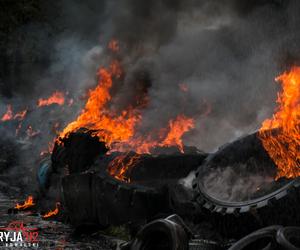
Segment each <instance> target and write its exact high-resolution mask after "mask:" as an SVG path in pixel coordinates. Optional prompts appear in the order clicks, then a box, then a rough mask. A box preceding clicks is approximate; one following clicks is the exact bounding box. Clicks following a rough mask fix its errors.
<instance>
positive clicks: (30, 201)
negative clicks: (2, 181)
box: [15, 195, 35, 210]
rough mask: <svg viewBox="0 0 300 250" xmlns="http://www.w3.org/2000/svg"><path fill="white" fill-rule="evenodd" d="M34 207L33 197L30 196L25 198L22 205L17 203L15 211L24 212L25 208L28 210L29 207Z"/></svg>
mask: <svg viewBox="0 0 300 250" xmlns="http://www.w3.org/2000/svg"><path fill="white" fill-rule="evenodd" d="M34 205H35V203H34V201H33V196H32V195H29V196H28V197H27V199H26V200H25V201H24V203H23V204H19V203H17V204H16V205H15V209H18V210H25V209H27V208H30V207H33V206H34Z"/></svg>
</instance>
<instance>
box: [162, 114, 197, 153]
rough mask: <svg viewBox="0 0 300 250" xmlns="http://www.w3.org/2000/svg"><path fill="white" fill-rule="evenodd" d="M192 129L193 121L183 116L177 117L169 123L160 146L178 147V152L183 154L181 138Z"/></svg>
mask: <svg viewBox="0 0 300 250" xmlns="http://www.w3.org/2000/svg"><path fill="white" fill-rule="evenodd" d="M194 127H195V123H194V119H192V118H188V117H186V116H184V115H179V116H177V117H176V119H175V120H171V121H169V128H170V130H169V132H168V134H167V136H166V138H165V139H164V140H163V142H162V143H161V144H160V146H167V147H170V146H178V148H179V150H180V152H182V153H184V152H183V143H182V136H183V134H185V133H186V132H188V131H189V130H190V129H192V128H194Z"/></svg>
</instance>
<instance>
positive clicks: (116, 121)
mask: <svg viewBox="0 0 300 250" xmlns="http://www.w3.org/2000/svg"><path fill="white" fill-rule="evenodd" d="M97 76H98V84H97V86H96V88H95V89H93V90H90V91H89V93H88V100H87V102H86V104H85V107H84V109H83V110H82V112H81V114H80V115H79V116H78V117H77V119H76V120H75V121H73V122H71V123H69V124H68V125H67V127H66V128H65V129H64V130H63V131H62V133H60V135H59V138H58V139H57V142H58V143H62V140H61V139H62V138H65V137H68V135H69V133H71V132H74V131H77V130H78V129H80V128H87V129H88V130H93V131H95V132H93V136H97V137H99V140H101V141H104V142H105V143H106V145H107V147H109V148H110V152H113V151H120V152H129V151H135V152H136V153H138V154H142V153H150V150H151V149H152V148H154V147H157V146H159V147H170V146H176V147H178V148H179V150H180V151H181V152H183V143H182V139H181V138H182V136H183V135H184V134H185V133H186V132H188V131H189V130H190V129H192V128H194V120H193V119H192V118H188V117H186V116H184V115H178V116H177V117H176V118H175V119H174V120H170V121H169V123H168V127H167V128H164V129H158V130H157V131H156V132H154V131H150V132H148V133H145V134H142V135H140V134H138V133H137V127H138V126H139V125H140V124H141V123H142V119H143V117H142V112H141V110H142V109H143V108H145V107H146V106H147V105H148V103H149V100H148V96H147V95H146V94H145V93H142V94H141V96H139V97H138V98H137V100H136V103H137V105H136V106H135V107H133V106H128V107H127V108H125V109H124V110H122V111H121V112H120V113H117V112H116V111H115V110H112V109H110V108H109V105H108V104H109V103H110V102H111V101H112V96H111V95H110V90H111V88H112V86H113V82H114V81H115V80H121V79H122V76H123V70H122V68H121V65H120V63H119V62H118V61H116V60H114V61H112V63H111V64H110V66H109V67H108V68H104V67H100V69H99V70H98V73H97ZM128 158H129V157H127V156H126V157H125V156H123V158H122V156H120V157H118V158H117V159H115V161H114V162H113V163H112V164H111V165H110V167H109V168H110V170H109V172H110V173H111V174H112V175H114V176H115V177H116V178H117V179H120V180H123V179H124V178H125V177H124V173H125V172H127V171H129V170H130V169H131V168H132V167H133V166H134V165H135V164H136V162H137V157H133V158H132V159H131V160H129V161H128V163H121V162H122V160H125V159H126V162H127V160H128Z"/></svg>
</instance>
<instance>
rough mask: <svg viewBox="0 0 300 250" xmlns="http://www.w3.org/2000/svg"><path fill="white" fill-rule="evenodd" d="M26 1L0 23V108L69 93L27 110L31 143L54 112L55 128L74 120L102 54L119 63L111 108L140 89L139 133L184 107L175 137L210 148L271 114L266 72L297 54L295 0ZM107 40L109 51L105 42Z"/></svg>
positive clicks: (299, 37)
mask: <svg viewBox="0 0 300 250" xmlns="http://www.w3.org/2000/svg"><path fill="white" fill-rule="evenodd" d="M32 2H33V3H34V4H33V6H30V7H32V8H34V7H37V8H38V10H39V12H34V13H35V14H34V15H31V16H30V17H28V20H27V19H26V22H24V23H23V24H22V25H21V26H17V25H16V26H15V27H12V28H11V31H9V32H10V33H9V34H5V32H4V31H3V27H2V29H1V36H3V37H5V39H4V40H3V42H2V45H1V51H2V52H3V53H2V54H3V60H2V64H3V65H2V66H3V67H2V70H1V74H0V83H1V84H0V85H1V86H0V87H1V94H2V100H1V105H0V112H2V113H5V110H6V107H7V104H12V105H13V108H14V109H16V110H21V109H23V108H29V109H31V110H34V108H33V107H35V105H36V101H37V100H38V99H39V98H40V97H45V96H49V95H50V94H51V93H53V92H54V91H56V90H58V91H63V92H68V96H69V98H70V99H71V98H72V99H73V100H74V104H73V105H72V106H69V107H65V108H64V109H62V110H60V111H61V112H60V111H59V112H53V111H51V109H45V110H43V111H39V112H37V113H35V112H34V111H32V115H31V118H30V122H31V123H32V124H33V125H32V126H33V127H34V126H35V127H34V128H35V129H37V130H39V131H41V133H42V135H43V136H42V139H41V140H40V141H39V143H34V147H38V148H39V149H41V148H42V147H45V146H46V147H47V145H45V144H47V141H50V140H52V139H53V136H55V134H53V133H52V134H51V133H50V135H49V131H51V127H52V126H53V123H55V122H56V120H59V122H60V128H59V129H63V127H64V126H65V125H66V124H67V123H68V122H70V121H72V120H73V119H75V117H76V116H77V115H78V113H79V112H80V110H81V108H82V107H83V105H84V100H85V97H86V93H87V90H88V89H89V88H91V87H93V86H95V84H96V80H95V78H96V77H95V75H96V70H97V68H98V67H99V66H100V65H104V66H107V64H108V61H109V60H110V59H111V57H117V58H118V60H120V61H121V63H122V66H123V68H124V71H125V78H124V81H123V82H122V83H120V84H118V85H117V86H116V87H115V88H114V91H113V93H112V95H113V99H114V102H113V103H112V106H113V108H115V109H116V110H119V109H121V108H122V107H124V106H126V105H128V104H129V103H132V102H133V100H134V95H135V94H136V93H139V91H143V92H147V94H148V96H149V100H150V102H149V105H148V107H147V108H146V109H144V110H143V121H144V122H143V125H142V127H141V128H140V130H141V131H139V132H140V133H142V132H143V131H146V130H149V129H150V130H151V129H153V128H157V127H160V126H165V125H166V123H167V121H168V120H169V119H171V118H174V117H176V115H178V114H180V113H184V114H186V115H188V116H192V117H194V118H195V120H196V128H195V129H194V130H193V131H192V132H191V133H189V134H188V135H186V136H185V138H184V142H185V143H186V144H188V145H194V146H197V147H199V148H200V149H202V150H205V151H213V150H215V149H216V148H217V147H218V146H219V145H221V144H223V143H224V142H227V141H230V140H233V139H234V138H236V137H238V136H241V135H242V134H247V133H249V132H251V131H253V130H256V129H257V128H259V126H260V124H261V122H262V120H264V119H265V118H266V117H269V116H270V115H271V114H272V112H273V108H274V104H275V99H276V92H277V90H278V89H277V86H276V84H274V77H275V76H276V75H278V74H279V73H280V72H281V71H283V70H286V69H287V68H288V67H289V66H290V65H291V64H294V63H297V61H298V58H299V55H300V51H299V48H298V46H299V44H300V33H299V32H298V31H299V30H300V20H299V19H300V17H299V14H298V13H299V10H300V3H299V1H297V0H287V1H280V0H263V1H258V0H255V1H243V2H244V3H242V1H238V0H230V1H221V0H213V1H208V0H206V1H204V0H201V1H194V0H190V1H182V0H175V1H174V0H159V1H157V0H151V1H139V0H124V1H120V0H119V1H117V0H110V1H95V0H88V1H84V2H82V1H77V0H76V1H61V0H56V1H51V4H50V3H45V2H44V1H32ZM20 4H21V3H20ZM28 4H29V3H28ZM30 4H31V3H30ZM17 7H18V8H20V9H21V10H22V11H23V9H24V8H22V6H17ZM23 14H24V15H25V16H26V13H23ZM28 15H29V14H28ZM41 16H43V18H42V17H41ZM111 39H116V40H117V41H118V44H119V47H120V50H119V52H118V55H117V56H115V55H112V53H111V51H110V50H109V49H107V44H108V43H109V41H110V40H111ZM182 86H184V88H183V87H182ZM57 109H59V107H58V108H57ZM51 112H52V113H51ZM49 117H50V119H49ZM47 119H49V120H53V122H49V123H48V122H47V121H46V120H47ZM42 122H43V123H44V125H43V126H42V127H39V126H40V124H41V123H42ZM46 131H48V132H46ZM13 133H14V132H13ZM13 133H12V134H13ZM46 135H49V136H46ZM44 145H45V146H44Z"/></svg>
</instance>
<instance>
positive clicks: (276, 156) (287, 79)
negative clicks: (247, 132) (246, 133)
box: [259, 67, 300, 179]
mask: <svg viewBox="0 0 300 250" xmlns="http://www.w3.org/2000/svg"><path fill="white" fill-rule="evenodd" d="M275 80H276V81H279V82H280V83H281V86H282V91H281V92H280V93H278V97H277V103H278V107H277V108H276V110H275V111H276V112H275V114H274V115H273V117H272V118H271V119H267V120H265V121H264V122H263V124H262V127H261V128H260V131H259V138H260V139H261V141H262V143H263V146H264V148H265V149H266V151H267V152H268V154H269V156H270V157H271V158H272V160H273V161H274V163H275V164H276V165H277V168H278V172H277V176H276V179H278V178H280V177H286V178H295V177H298V176H300V67H293V68H292V69H291V70H290V71H289V72H285V73H283V74H282V75H280V76H278V77H277V78H276V79H275Z"/></svg>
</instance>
